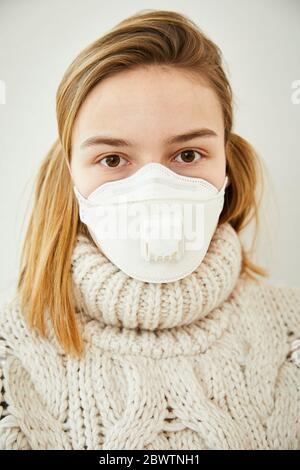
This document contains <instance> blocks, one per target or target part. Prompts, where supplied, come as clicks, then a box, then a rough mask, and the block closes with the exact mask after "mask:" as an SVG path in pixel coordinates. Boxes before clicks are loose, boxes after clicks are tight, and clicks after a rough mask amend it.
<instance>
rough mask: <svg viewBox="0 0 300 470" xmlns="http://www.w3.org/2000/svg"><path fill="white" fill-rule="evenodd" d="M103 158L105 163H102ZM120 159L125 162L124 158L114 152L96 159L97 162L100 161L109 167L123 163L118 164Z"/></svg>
mask: <svg viewBox="0 0 300 470" xmlns="http://www.w3.org/2000/svg"><path fill="white" fill-rule="evenodd" d="M105 160H106V161H107V164H106V165H105V164H103V163H102V162H104V161H105ZM121 160H124V161H125V162H126V160H125V159H123V158H122V157H120V155H116V154H115V155H108V156H107V157H104V158H102V159H101V160H99V161H98V163H101V165H103V166H108V167H109V168H116V167H119V166H123V165H119V163H120V161H121Z"/></svg>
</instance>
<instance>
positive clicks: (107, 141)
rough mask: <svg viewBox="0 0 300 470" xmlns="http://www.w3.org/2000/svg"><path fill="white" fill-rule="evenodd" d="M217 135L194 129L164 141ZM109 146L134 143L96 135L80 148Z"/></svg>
mask: <svg viewBox="0 0 300 470" xmlns="http://www.w3.org/2000/svg"><path fill="white" fill-rule="evenodd" d="M217 136H218V134H217V133H216V132H215V131H213V130H212V129H208V128H205V127H203V128H201V129H194V130H191V131H188V132H185V133H184V134H180V135H174V136H172V137H169V138H168V139H166V140H165V143H166V144H169V145H170V144H178V143H181V142H186V141H188V140H192V139H196V138H198V137H217ZM101 144H102V145H111V146H114V147H133V145H134V143H133V142H129V141H128V140H125V139H120V138H118V137H109V136H104V135H102V136H101V135H97V136H94V137H89V138H88V139H86V140H85V141H84V142H83V143H82V144H81V145H80V148H81V149H82V148H86V147H93V146H95V145H101Z"/></svg>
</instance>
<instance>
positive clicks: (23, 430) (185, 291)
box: [0, 223, 300, 450]
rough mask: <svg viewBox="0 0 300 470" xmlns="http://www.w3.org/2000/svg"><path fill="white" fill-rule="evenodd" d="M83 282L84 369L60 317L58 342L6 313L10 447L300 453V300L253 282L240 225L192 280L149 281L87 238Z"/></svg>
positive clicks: (78, 261)
mask: <svg viewBox="0 0 300 470" xmlns="http://www.w3.org/2000/svg"><path fill="white" fill-rule="evenodd" d="M72 276H73V280H74V288H75V292H74V295H75V298H76V304H77V318H78V323H79V327H80V330H81V332H82V334H83V337H84V341H85V346H86V354H85V356H84V358H82V359H81V360H75V359H73V358H71V357H69V356H68V355H66V354H65V353H64V351H63V350H62V348H61V346H60V345H59V343H58V341H57V339H56V337H55V335H54V333H53V331H52V329H51V323H50V320H49V318H48V315H47V312H46V320H47V328H48V331H49V338H48V340H47V339H41V338H40V337H39V336H38V335H37V334H36V333H35V332H32V331H31V330H29V329H28V328H27V326H26V323H25V321H24V319H23V317H22V314H21V312H20V309H19V306H18V301H17V298H16V299H14V300H12V301H11V302H9V303H6V304H5V306H4V307H3V308H2V309H1V314H0V333H1V337H2V339H1V353H2V362H3V373H2V416H1V420H0V448H2V449H107V450H108V449H109V450H110V449H155V450H158V449H165V450H166V449H173V450H176V449H178V450H179V449H193V450H201V449H300V357H299V356H300V354H299V343H300V340H299V339H300V288H298V287H286V286H281V285H276V286H275V285H271V284H268V283H267V282H266V281H259V282H258V281H251V280H250V279H249V278H247V277H246V276H245V275H241V245H240V239H239V237H238V235H237V234H236V232H235V230H234V229H233V228H232V227H231V226H230V225H229V224H228V223H226V224H223V225H221V226H219V227H218V228H217V229H216V231H215V233H214V236H213V238H212V241H211V243H210V246H209V250H208V252H207V254H206V256H205V258H204V260H203V262H202V263H201V264H200V266H199V267H198V268H197V270H195V271H194V272H193V273H192V274H190V275H188V276H187V277H185V278H184V279H182V280H179V281H176V282H172V283H167V284H152V283H145V282H141V281H136V280H134V279H132V278H130V277H129V276H127V275H126V274H124V273H123V272H122V271H121V270H119V269H118V268H117V267H116V266H115V265H114V264H112V263H111V262H110V261H109V260H108V259H107V258H106V257H105V256H104V255H102V254H101V253H100V252H99V250H98V249H97V248H96V246H95V245H94V244H92V243H91V242H90V241H89V239H87V238H86V237H85V236H84V235H78V239H77V244H76V247H75V249H74V254H73V261H72ZM0 411H1V410H0ZM0 415H1V413H0Z"/></svg>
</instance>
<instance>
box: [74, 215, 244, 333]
mask: <svg viewBox="0 0 300 470" xmlns="http://www.w3.org/2000/svg"><path fill="white" fill-rule="evenodd" d="M240 272H241V243H240V239H239V237H238V234H237V233H236V231H235V230H234V229H233V228H232V227H231V225H230V224H229V223H225V224H222V225H219V226H218V227H217V229H216V230H215V232H214V235H213V237H212V240H211V242H210V245H209V248H208V251H207V253H206V255H205V257H204V259H203V260H202V263H201V264H200V265H199V266H198V268H197V269H196V270H195V271H193V273H191V274H189V275H188V276H186V277H185V278H183V279H180V280H179V281H175V282H170V283H160V284H155V283H148V282H143V281H138V280H136V279H133V278H131V277H129V276H128V275H127V274H125V273H124V272H123V271H121V270H120V269H119V268H118V267H117V266H116V265H114V264H113V263H112V262H111V261H110V260H109V259H108V258H107V257H106V256H105V255H104V254H102V253H101V252H100V251H99V249H98V248H97V247H96V245H95V244H94V243H93V242H92V241H91V240H90V239H89V238H88V237H87V236H86V235H84V234H79V235H78V236H77V239H76V245H75V247H74V251H73V256H72V277H73V283H74V288H75V299H76V306H77V308H81V309H82V307H83V311H84V314H85V315H87V317H89V319H92V320H99V322H100V323H101V324H103V325H111V326H118V327H122V328H127V329H144V330H162V329H165V328H172V327H177V326H181V325H188V324H191V323H193V322H195V321H196V320H201V319H203V318H204V317H206V316H207V315H208V314H209V313H210V312H211V311H212V310H213V309H216V308H217V307H218V306H220V305H221V304H222V302H223V301H224V300H226V298H227V297H228V296H229V294H230V293H231V291H232V290H233V288H234V286H235V284H236V282H237V280H238V277H239V275H240Z"/></svg>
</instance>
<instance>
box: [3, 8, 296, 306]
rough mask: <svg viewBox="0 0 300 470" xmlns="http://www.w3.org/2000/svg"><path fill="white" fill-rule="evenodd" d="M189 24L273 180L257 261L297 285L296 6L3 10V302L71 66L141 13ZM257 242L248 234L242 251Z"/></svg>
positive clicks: (238, 126)
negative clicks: (209, 46)
mask: <svg viewBox="0 0 300 470" xmlns="http://www.w3.org/2000/svg"><path fill="white" fill-rule="evenodd" d="M146 8H154V9H169V10H175V11H178V12H181V13H184V14H186V15H188V16H189V17H190V18H191V19H192V20H194V21H195V22H196V23H197V24H198V25H199V27H200V28H201V29H202V30H203V31H204V32H205V33H206V34H207V35H208V36H209V37H210V38H211V39H212V40H213V41H214V42H216V43H217V44H218V46H219V47H220V48H221V50H222V52H223V56H224V64H225V65H224V66H225V70H226V72H227V74H228V76H229V79H230V82H231V85H232V87H233V91H234V99H235V118H234V131H235V132H237V133H238V134H240V135H241V136H243V137H244V138H246V139H247V140H248V141H249V142H250V143H251V144H252V145H253V146H254V147H255V149H256V150H257V151H258V153H259V155H260V156H261V158H262V160H263V162H264V164H265V166H266V168H267V170H268V174H269V183H268V186H266V196H265V203H264V206H263V207H262V230H261V238H260V240H261V241H260V242H259V243H260V245H258V246H257V249H256V252H255V261H257V262H259V263H260V264H261V265H263V266H265V267H267V268H268V269H269V271H270V279H269V280H268V282H272V283H274V282H276V283H282V284H286V285H299V265H300V253H299V238H300V223H299V201H300V197H299V174H300V171H299V169H300V168H299V167H300V163H299V162H300V142H299V135H300V132H299V129H300V104H297V103H293V101H292V93H293V89H292V85H293V83H294V82H295V81H296V80H299V79H300V28H299V22H300V2H299V1H298V0H281V1H279V0H252V1H251V2H250V1H245V0H222V1H220V0H210V1H209V2H207V1H202V0H194V1H192V0H184V1H172V2H170V1H159V2H158V1H141V0H139V1H137V0H135V1H125V2H124V1H115V0H112V1H110V2H104V1H99V0H84V1H81V0H77V1H75V0H51V1H50V0H43V1H41V0H26V1H20V0H1V1H0V80H2V82H4V83H5V89H6V102H5V104H0V203H1V213H0V216H1V244H0V259H1V264H0V265H1V268H0V300H2V299H3V298H6V297H8V296H10V293H11V292H13V290H14V287H15V283H16V279H17V274H18V268H19V256H20V248H21V243H22V241H23V238H24V235H25V230H26V224H27V220H28V215H29V212H28V211H29V210H30V208H31V200H30V197H31V195H32V190H33V185H34V180H35V176H36V170H37V167H38V165H39V164H40V162H41V160H42V159H43V158H44V156H45V154H46V152H47V151H48V149H49V147H50V145H51V144H52V143H53V141H54V140H55V138H56V136H57V127H56V116H55V94H56V90H57V87H58V84H59V82H60V80H61V78H62V75H63V73H64V71H65V69H66V68H67V66H68V65H69V63H70V62H71V61H72V60H73V58H74V57H75V56H76V55H77V54H78V53H79V52H80V51H81V50H82V49H83V48H84V47H85V46H87V45H88V44H89V43H90V42H92V41H94V40H95V39H96V38H97V37H99V36H100V35H102V34H103V33H104V32H105V31H107V30H108V29H109V28H111V27H113V26H114V25H115V24H116V23H117V22H119V21H121V20H122V19H124V18H126V17H127V16H129V15H131V14H133V13H136V12H137V11H140V10H142V9H146ZM249 240H250V229H248V230H246V231H245V234H244V241H245V243H248V242H249Z"/></svg>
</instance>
